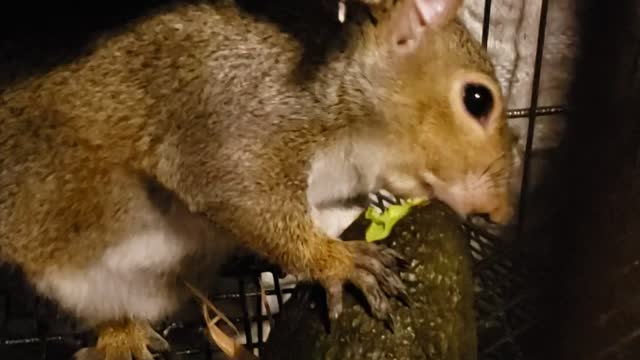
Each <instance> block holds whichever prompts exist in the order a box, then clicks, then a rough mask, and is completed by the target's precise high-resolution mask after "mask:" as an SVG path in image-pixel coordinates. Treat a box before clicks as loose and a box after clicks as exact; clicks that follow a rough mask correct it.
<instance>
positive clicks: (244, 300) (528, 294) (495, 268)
mask: <svg viewBox="0 0 640 360" xmlns="http://www.w3.org/2000/svg"><path fill="white" fill-rule="evenodd" d="M491 3H492V1H491V0H485V7H484V21H483V30H482V42H483V45H485V46H486V45H487V42H488V38H489V32H490V31H491V29H490V17H491ZM548 4H549V1H548V0H542V1H541V16H540V21H539V27H538V40H537V50H536V53H535V67H534V72H533V85H532V91H531V99H530V104H531V106H530V107H529V108H522V109H510V110H509V111H508V116H509V117H510V118H519V119H522V120H524V121H528V125H527V137H526V148H525V152H524V174H523V180H522V181H523V186H522V188H523V189H527V184H528V181H529V176H530V170H529V169H530V159H531V153H532V143H533V135H534V129H535V122H536V119H538V118H539V117H544V116H549V115H558V114H562V113H563V112H564V111H565V107H564V106H563V104H557V106H546V107H538V106H537V103H538V95H539V91H538V90H539V85H540V76H541V67H542V55H543V47H544V40H545V28H546V19H547V9H548ZM522 194H523V196H522V198H521V199H520V206H519V208H520V211H519V220H520V221H519V223H521V222H522V219H524V218H525V217H526V208H527V207H526V203H527V200H528V198H527V196H526V194H527V192H526V191H522ZM465 228H466V229H467V231H468V234H469V240H470V247H471V251H472V255H473V259H474V267H473V273H474V278H475V282H476V283H477V284H478V286H477V292H476V310H477V311H476V312H477V318H478V323H477V324H478V336H479V355H480V358H481V359H487V360H488V359H511V360H518V359H525V358H526V357H525V353H524V351H525V350H524V349H523V346H522V344H523V343H524V342H525V341H524V339H525V338H526V337H527V334H528V333H529V331H531V330H532V329H533V328H535V326H536V324H537V320H536V316H535V311H536V304H537V303H536V301H537V300H536V299H537V296H538V293H537V292H536V290H535V288H534V287H532V286H531V284H532V283H534V282H535V281H536V279H535V278H539V277H543V276H544V267H543V266H541V265H540V263H539V262H537V263H534V262H533V261H527V259H528V257H527V256H525V255H526V254H524V253H523V251H522V250H521V249H520V250H519V249H518V248H517V246H515V245H517V243H515V244H514V243H506V242H504V241H501V240H500V239H497V238H495V237H494V236H492V235H490V234H488V233H485V232H482V231H481V230H480V229H478V228H475V227H473V226H471V225H468V226H466V227H465ZM534 264H535V265H534ZM245 265H247V266H243V267H242V268H243V272H242V273H233V272H226V273H225V274H224V281H226V282H227V283H228V284H227V285H228V286H226V288H227V289H229V290H228V291H224V292H221V293H217V294H214V295H213V296H212V297H211V299H212V301H213V302H214V303H215V304H216V305H217V306H219V307H220V308H221V309H224V311H225V313H226V314H227V315H228V317H229V318H230V319H231V320H232V321H233V322H234V323H235V324H236V326H237V327H238V329H241V330H242V331H243V332H244V339H242V340H243V341H244V342H245V344H246V346H247V347H249V348H251V349H254V350H255V349H260V348H261V346H262V344H263V343H264V341H265V340H266V335H267V334H266V333H265V329H264V327H263V326H261V324H262V323H263V322H265V321H267V318H266V316H265V315H264V312H263V309H262V304H261V301H260V296H261V292H260V283H259V281H260V280H259V279H260V277H263V278H264V276H265V274H271V275H270V276H272V277H273V280H272V282H273V288H270V289H267V290H266V292H267V295H272V296H275V298H276V304H277V306H278V307H279V306H281V305H282V304H283V301H284V298H286V296H288V295H289V294H290V293H291V292H292V291H293V290H292V288H291V286H286V285H285V284H283V283H282V278H283V274H280V273H279V272H278V271H277V270H276V269H269V268H265V267H264V266H263V265H261V264H258V263H255V262H251V261H246V263H245ZM235 268H238V267H235ZM191 308H193V309H194V311H193V312H192V313H182V314H179V315H176V318H175V319H173V320H170V321H167V322H166V323H165V324H162V326H161V327H160V333H161V334H162V335H163V336H165V338H166V339H167V340H168V341H169V342H170V343H171V345H172V352H171V354H169V355H164V354H163V355H156V356H158V357H164V356H170V358H175V359H224V356H223V355H222V353H221V352H220V351H219V350H218V349H217V348H216V346H215V345H212V343H211V342H210V341H209V339H208V337H207V335H206V333H205V329H204V327H203V325H202V318H201V315H200V314H199V312H198V311H197V309H198V307H197V306H192V307H191ZM256 323H257V324H258V326H256ZM92 336H93V335H92V334H91V333H89V332H86V331H84V330H83V329H80V328H78V327H77V326H76V324H74V322H73V321H72V320H70V319H68V318H66V317H65V316H64V315H62V314H60V313H59V312H57V310H56V307H55V305H53V304H51V303H50V302H48V301H47V300H44V299H42V298H39V297H38V296H35V295H34V293H33V291H32V289H31V288H30V287H29V286H28V285H26V283H25V282H24V281H23V279H22V278H21V275H20V274H19V271H17V270H15V269H8V268H5V269H2V271H0V354H1V355H2V356H0V357H1V358H3V359H12V360H13V359H16V360H17V359H42V360H50V359H67V358H70V356H71V355H72V354H73V353H74V352H75V351H76V350H77V349H78V348H80V347H82V346H85V345H87V344H89V343H90V342H91V341H92V340H95V339H92Z"/></svg>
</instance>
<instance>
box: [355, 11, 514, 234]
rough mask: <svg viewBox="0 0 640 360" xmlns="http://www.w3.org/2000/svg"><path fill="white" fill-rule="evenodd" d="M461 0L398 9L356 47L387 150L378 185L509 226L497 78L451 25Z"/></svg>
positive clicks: (508, 166) (507, 152) (507, 165)
mask: <svg viewBox="0 0 640 360" xmlns="http://www.w3.org/2000/svg"><path fill="white" fill-rule="evenodd" d="M460 3H461V0H400V1H398V2H397V4H396V5H395V6H394V7H393V8H392V9H390V10H389V11H386V12H379V13H378V14H377V16H376V17H377V20H378V21H377V23H376V24H375V25H374V24H372V25H371V26H369V27H367V29H366V30H365V36H364V41H363V45H362V47H361V48H360V50H361V51H363V52H364V54H361V55H362V56H361V59H363V60H362V65H361V66H362V68H363V69H364V71H365V72H366V78H367V82H369V83H370V84H371V93H373V94H375V96H374V98H373V99H372V100H371V102H372V104H373V106H375V107H376V109H377V111H376V112H377V113H379V114H380V118H381V120H380V121H379V124H381V126H379V127H376V128H378V129H380V130H381V131H376V132H375V133H377V134H378V135H373V133H374V132H372V136H376V137H379V139H380V141H382V142H383V143H384V146H383V148H384V149H388V150H385V152H384V154H382V155H381V156H382V159H383V160H382V162H383V163H384V166H383V169H384V170H382V171H381V174H380V177H381V181H382V184H383V186H384V187H385V188H387V189H388V190H390V191H392V192H394V193H396V194H397V195H400V196H407V197H415V196H423V195H431V196H433V197H435V198H438V199H439V200H441V201H443V202H445V203H447V204H448V205H449V206H450V207H451V208H453V209H454V210H455V211H456V212H458V213H459V214H460V215H461V216H463V217H467V216H470V215H480V214H482V215H487V216H488V217H489V219H490V220H491V221H492V222H495V223H498V224H505V223H508V222H509V221H510V219H511V216H512V212H513V210H512V209H513V204H512V198H513V194H512V192H511V191H510V188H509V181H510V180H511V178H512V176H513V161H512V148H513V138H512V135H511V133H510V132H509V130H508V127H507V123H506V110H505V105H504V101H503V97H502V94H501V90H500V86H499V84H498V82H497V80H496V78H495V76H494V69H493V66H492V65H491V62H490V60H489V58H488V55H487V54H486V52H485V50H484V49H483V48H482V46H481V45H480V44H479V43H478V42H477V41H476V40H475V39H473V38H472V37H471V35H470V34H469V33H468V31H467V30H466V28H464V27H463V26H462V25H461V24H460V23H459V22H458V21H457V20H456V13H457V10H458V8H459V6H460Z"/></svg>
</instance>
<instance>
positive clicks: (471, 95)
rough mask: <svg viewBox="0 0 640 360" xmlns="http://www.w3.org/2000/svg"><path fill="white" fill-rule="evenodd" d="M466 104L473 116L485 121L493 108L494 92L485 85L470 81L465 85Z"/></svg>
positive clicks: (482, 121)
mask: <svg viewBox="0 0 640 360" xmlns="http://www.w3.org/2000/svg"><path fill="white" fill-rule="evenodd" d="M464 106H465V108H466V109H467V112H468V113H469V114H470V115H471V116H473V117H474V118H475V119H476V120H478V121H479V122H481V123H484V122H485V121H486V120H487V117H488V116H489V114H491V111H492V110H493V94H492V93H491V90H489V89H488V88H487V87H486V86H484V85H481V84H473V83H469V84H467V85H465V87H464Z"/></svg>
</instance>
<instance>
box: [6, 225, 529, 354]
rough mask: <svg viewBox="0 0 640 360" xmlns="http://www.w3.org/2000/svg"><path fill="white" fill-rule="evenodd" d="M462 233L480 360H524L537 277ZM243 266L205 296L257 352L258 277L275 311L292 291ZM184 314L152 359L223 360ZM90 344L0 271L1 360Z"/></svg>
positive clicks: (193, 312)
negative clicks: (167, 348) (167, 347)
mask: <svg viewBox="0 0 640 360" xmlns="http://www.w3.org/2000/svg"><path fill="white" fill-rule="evenodd" d="M466 229H467V231H468V233H469V235H470V236H469V238H470V247H471V253H472V257H473V259H474V269H473V271H474V277H475V282H476V310H477V316H478V336H479V354H480V359H487V360H488V359H496V360H497V359H512V360H518V359H525V356H524V354H523V352H522V349H521V348H520V346H519V344H520V342H521V338H522V337H523V336H526V334H527V331H528V330H530V329H531V328H532V327H533V326H534V325H535V317H534V316H532V314H534V313H535V311H534V308H533V307H534V306H535V300H536V296H537V294H536V293H535V292H534V291H531V289H530V288H529V287H528V286H527V283H528V282H527V277H528V276H531V275H532V273H533V272H535V271H537V270H535V271H533V269H528V268H526V267H524V266H522V264H524V262H521V261H518V258H517V254H516V253H515V252H512V251H511V250H510V249H509V248H508V247H507V246H506V245H505V244H504V243H503V242H501V241H500V240H497V239H495V238H492V237H490V236H489V235H487V234H483V233H481V232H480V230H478V229H473V228H470V227H467V228H466ZM516 264H519V265H516ZM244 265H245V266H243V273H242V274H239V273H226V274H225V277H224V278H223V281H226V282H228V285H230V286H229V287H228V288H229V289H230V291H227V292H222V293H215V294H212V296H211V298H212V300H213V301H214V303H215V304H216V305H217V306H219V307H220V308H221V309H222V310H223V311H225V312H226V313H227V314H228V315H229V317H230V319H231V320H232V321H233V322H234V323H235V324H236V326H237V327H238V329H239V330H241V331H244V333H245V336H246V344H247V346H248V347H249V348H251V349H259V348H260V347H261V346H262V344H263V341H264V339H265V336H264V335H265V334H264V333H263V328H262V327H261V326H257V327H254V328H253V329H252V327H251V323H252V322H254V321H255V322H257V323H264V322H267V321H268V319H267V318H266V317H265V316H263V315H256V314H262V313H264V312H263V311H261V306H262V305H261V302H260V301H259V300H260V291H259V280H258V276H259V274H260V273H262V272H263V271H269V272H271V273H272V274H274V276H275V279H276V280H275V281H274V285H275V288H274V289H272V290H268V291H267V294H268V295H276V296H277V301H278V304H279V305H282V301H283V296H286V294H287V293H290V292H291V291H293V290H292V289H282V288H280V282H279V281H278V279H279V278H280V277H281V276H282V274H279V273H278V272H277V270H276V269H272V268H265V265H263V264H259V263H254V262H253V259H247V260H246V263H245V264H244ZM247 265H249V266H247ZM234 268H238V267H234ZM233 286H235V290H234V289H233ZM185 308H187V309H186V311H185V312H183V313H181V314H178V315H177V316H176V318H177V319H172V320H171V321H168V322H167V323H164V324H162V325H161V326H159V327H158V330H160V332H161V333H162V334H163V335H164V336H165V337H166V338H167V340H168V341H169V342H170V343H171V346H172V351H171V353H169V354H161V355H156V356H157V358H158V359H203V360H204V359H224V358H225V357H224V356H223V355H222V353H220V351H219V350H218V349H217V348H216V346H215V345H213V344H212V343H211V342H210V341H209V339H208V337H207V335H206V333H205V331H204V328H203V324H202V318H201V315H200V313H199V312H198V311H197V309H198V306H196V305H195V304H192V306H186V307H185ZM275 321H276V322H277V316H276V317H275ZM92 341H95V338H94V337H93V334H92V333H90V332H86V331H82V329H79V328H78V327H76V325H75V324H74V322H73V321H72V320H70V319H69V318H67V317H65V316H64V315H62V314H60V313H59V312H58V311H56V307H55V306H54V305H53V304H51V303H50V302H48V301H47V300H45V299H42V298H39V297H38V296H36V295H34V293H33V292H32V290H31V288H30V287H29V286H28V285H27V284H26V283H25V282H24V281H23V279H22V278H21V276H20V274H18V273H16V272H10V271H8V269H3V271H2V272H1V273H0V354H2V358H3V359H11V360H23V359H24V360H35V359H42V360H54V359H69V358H70V357H71V355H72V354H73V353H74V352H75V351H76V350H77V349H78V348H80V347H83V346H86V345H87V344H90V343H91V342H92Z"/></svg>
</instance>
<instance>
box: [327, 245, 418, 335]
mask: <svg viewBox="0 0 640 360" xmlns="http://www.w3.org/2000/svg"><path fill="white" fill-rule="evenodd" d="M341 243H342V244H343V245H344V247H345V248H346V249H347V250H348V251H349V252H350V253H351V257H352V259H353V266H352V268H351V269H350V271H348V273H347V275H346V278H345V279H335V278H334V279H330V280H325V281H322V283H323V285H324V287H325V289H326V291H327V305H328V307H329V316H330V317H331V318H333V319H336V318H337V317H338V316H339V315H340V313H341V312H342V291H343V285H344V282H346V281H350V282H351V283H353V284H354V285H355V286H356V287H357V288H358V289H359V290H360V291H362V293H363V294H364V296H365V298H366V299H367V302H368V303H369V307H370V308H371V312H372V314H373V316H374V317H376V318H378V319H380V320H384V321H386V322H391V314H390V311H391V305H390V303H389V297H397V298H399V299H401V300H402V301H403V302H405V303H408V296H407V294H406V291H405V289H406V287H405V285H404V284H403V283H402V280H401V279H400V277H399V276H398V270H399V268H401V267H406V266H407V265H408V263H407V261H406V260H405V259H404V258H403V257H402V256H401V255H400V254H398V253H397V252H396V251H394V250H392V249H390V248H387V247H385V246H381V245H375V244H371V243H367V242H364V241H345V242H341ZM391 325H392V324H391Z"/></svg>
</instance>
